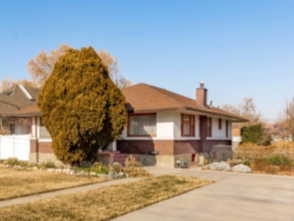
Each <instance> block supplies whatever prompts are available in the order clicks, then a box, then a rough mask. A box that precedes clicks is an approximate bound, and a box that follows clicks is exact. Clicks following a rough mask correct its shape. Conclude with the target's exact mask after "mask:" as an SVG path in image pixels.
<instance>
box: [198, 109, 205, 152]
mask: <svg viewBox="0 0 294 221" xmlns="http://www.w3.org/2000/svg"><path fill="white" fill-rule="evenodd" d="M199 120H200V151H201V152H203V150H204V149H205V148H204V145H205V141H206V137H207V117H206V116H203V115H200V118H199Z"/></svg>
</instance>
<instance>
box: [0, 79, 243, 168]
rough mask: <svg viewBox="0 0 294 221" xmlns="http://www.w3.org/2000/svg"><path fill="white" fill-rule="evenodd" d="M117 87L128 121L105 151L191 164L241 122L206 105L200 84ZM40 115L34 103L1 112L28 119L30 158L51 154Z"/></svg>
mask: <svg viewBox="0 0 294 221" xmlns="http://www.w3.org/2000/svg"><path fill="white" fill-rule="evenodd" d="M20 88H21V87H20ZM25 91H26V92H28V94H26V92H25ZM23 92H24V94H25V96H26V97H27V98H29V97H33V95H32V94H31V93H30V91H28V90H24V91H23ZM122 92H123V94H124V96H125V97H126V100H127V107H128V112H129V118H128V125H127V127H126V128H125V129H124V131H123V133H122V135H121V137H120V138H119V139H118V140H117V141H116V142H115V143H114V144H112V145H111V147H110V148H109V150H108V151H113V152H114V153H118V152H119V153H121V154H135V155H136V156H138V157H139V158H140V159H141V160H142V161H144V162H148V163H149V164H150V162H152V164H156V165H161V166H169V167H173V166H175V163H176V161H177V160H179V159H183V160H186V161H189V163H193V162H195V161H196V160H197V155H198V154H199V153H210V152H212V151H213V150H214V149H215V148H218V145H222V146H226V147H231V145H232V134H231V131H232V130H231V129H232V122H244V121H246V119H244V118H242V117H240V116H237V115H235V114H231V113H228V112H226V111H223V110H221V109H218V108H215V107H212V106H209V105H208V104H207V89H206V88H205V87H204V84H203V83H201V84H200V87H199V88H197V89H196V99H191V98H188V97H185V96H182V95H179V94H176V93H174V92H171V91H168V90H165V89H162V88H159V87H155V86H151V85H147V84H136V85H134V86H131V87H128V88H125V89H122ZM27 95H30V96H27ZM24 99H25V97H24ZM30 101H32V100H30ZM34 102H35V101H34ZM34 102H32V103H34ZM1 111H2V110H1V107H0V112H1ZM41 115H42V114H41V112H40V111H39V109H38V107H37V105H36V104H35V103H34V104H32V105H25V106H24V107H22V108H17V109H15V110H13V109H12V108H11V109H9V110H8V111H6V113H5V114H4V116H6V118H21V119H30V121H31V131H30V135H31V137H30V139H31V141H30V157H29V158H30V160H31V161H44V160H48V159H54V155H53V152H52V148H51V138H50V135H49V133H48V132H47V130H46V128H45V127H44V126H43V124H42V120H41ZM15 127H17V125H15ZM0 154H1V153H0ZM0 157H1V155H0Z"/></svg>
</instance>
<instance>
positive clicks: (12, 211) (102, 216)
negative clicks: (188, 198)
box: [0, 176, 210, 221]
mask: <svg viewBox="0 0 294 221" xmlns="http://www.w3.org/2000/svg"><path fill="white" fill-rule="evenodd" d="M209 183H210V182H209V181H206V180H200V179H197V178H184V177H177V176H160V177H152V178H146V179H144V180H141V181H138V182H134V183H129V184H120V185H114V186H110V187H104V188H101V189H97V190H92V191H89V192H85V193H80V194H73V195H67V196H62V197H61V196H60V197H56V198H52V199H46V200H40V201H35V202H32V203H30V204H25V205H17V206H12V207H6V208H2V209H0V221H8V220H9V221H29V220H30V221H41V220H42V221H43V220H50V221H94V220H95V221H101V220H109V219H111V218H114V217H116V216H120V215H123V214H126V213H128V212H131V211H134V210H136V209H139V208H142V207H145V206H148V205H151V204H153V203H156V202H159V201H162V200H165V199H168V198H171V197H174V196H176V195H179V194H181V193H184V192H187V191H190V190H192V189H196V188H199V187H202V186H204V185H207V184H209Z"/></svg>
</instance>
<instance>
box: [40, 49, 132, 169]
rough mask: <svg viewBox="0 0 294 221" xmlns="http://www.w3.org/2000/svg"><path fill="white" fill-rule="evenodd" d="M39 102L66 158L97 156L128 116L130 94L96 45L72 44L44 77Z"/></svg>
mask: <svg viewBox="0 0 294 221" xmlns="http://www.w3.org/2000/svg"><path fill="white" fill-rule="evenodd" d="M38 105H39V106H40V109H41V111H42V113H43V122H44V125H45V126H46V128H47V129H48V131H49V132H50V134H51V136H52V138H53V150H54V153H55V155H56V157H57V158H58V159H59V160H61V161H62V162H63V163H65V164H71V165H79V164H80V163H81V162H82V161H89V162H94V161H95V160H96V157H97V150H98V149H99V148H100V149H103V148H106V147H107V145H108V144H109V143H111V142H112V141H113V140H115V139H116V138H118V137H119V136H120V134H121V132H122V130H123V128H124V126H125V124H126V122H127V110H126V105H125V98H124V96H123V94H122V92H121V90H120V89H119V88H117V86H116V85H115V84H114V83H113V82H112V80H111V78H110V76H109V73H108V69H107V67H106V66H105V65H104V64H103V63H102V60H101V58H100V57H99V56H98V55H97V53H96V52H95V50H94V49H93V48H91V47H90V48H82V49H81V50H74V49H70V50H68V51H67V52H66V53H65V54H64V55H63V56H61V57H60V58H59V60H58V61H57V63H56V64H55V66H54V70H53V72H52V74H51V75H50V77H49V78H48V80H47V81H46V82H45V84H44V86H43V88H42V90H41V93H40V96H39V99H38Z"/></svg>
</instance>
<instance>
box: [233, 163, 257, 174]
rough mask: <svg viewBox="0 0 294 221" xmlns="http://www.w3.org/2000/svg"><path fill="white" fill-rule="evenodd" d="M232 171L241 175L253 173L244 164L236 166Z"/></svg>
mask: <svg viewBox="0 0 294 221" xmlns="http://www.w3.org/2000/svg"><path fill="white" fill-rule="evenodd" d="M232 171H234V172H240V173H251V171H252V170H251V168H250V167H248V166H246V165H244V164H238V165H236V166H233V167H232Z"/></svg>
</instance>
